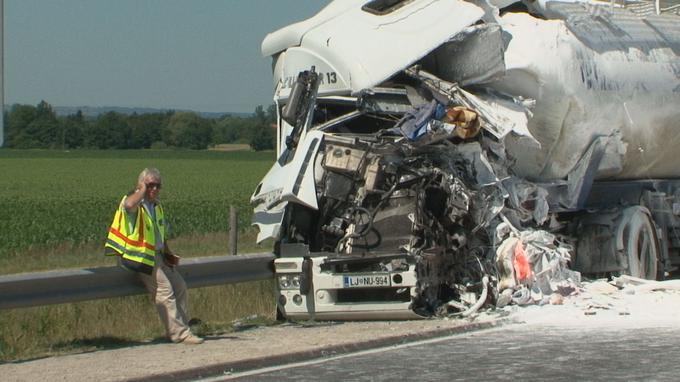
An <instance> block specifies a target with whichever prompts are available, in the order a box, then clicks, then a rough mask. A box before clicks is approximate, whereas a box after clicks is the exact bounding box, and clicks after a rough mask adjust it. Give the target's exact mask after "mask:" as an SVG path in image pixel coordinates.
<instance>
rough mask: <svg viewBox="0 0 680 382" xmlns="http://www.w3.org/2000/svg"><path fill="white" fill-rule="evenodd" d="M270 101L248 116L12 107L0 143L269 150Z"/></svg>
mask: <svg viewBox="0 0 680 382" xmlns="http://www.w3.org/2000/svg"><path fill="white" fill-rule="evenodd" d="M275 121H276V109H275V107H274V105H271V106H269V108H267V110H265V109H264V107H262V106H258V107H257V108H255V112H254V113H253V114H252V116H248V117H238V116H231V115H225V116H223V117H220V118H218V119H214V118H204V117H201V116H200V115H198V114H196V113H194V112H186V111H167V112H159V113H145V114H137V113H133V114H129V115H128V114H122V113H117V112H113V111H111V112H107V113H104V114H100V115H99V116H97V117H89V118H88V117H85V116H84V115H83V113H82V111H80V110H78V111H77V112H76V113H74V114H70V115H67V116H58V115H57V114H56V113H55V111H54V109H53V107H52V106H51V105H50V104H49V103H47V102H45V101H41V102H40V103H39V104H38V105H36V106H33V105H20V104H15V105H12V106H11V108H10V109H9V111H7V112H6V113H5V147H10V148H21V149H28V148H43V149H79V148H85V149H148V148H155V149H162V148H185V149H195V150H200V149H206V148H209V147H211V146H214V145H218V144H224V143H246V144H249V145H250V146H251V147H252V148H253V149H254V150H269V149H273V148H274V140H275V137H276V131H275V129H274V127H272V126H273V124H274V123H275Z"/></svg>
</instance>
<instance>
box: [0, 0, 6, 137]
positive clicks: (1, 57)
mask: <svg viewBox="0 0 680 382" xmlns="http://www.w3.org/2000/svg"><path fill="white" fill-rule="evenodd" d="M4 144H5V0H0V147H2V146H3V145H4Z"/></svg>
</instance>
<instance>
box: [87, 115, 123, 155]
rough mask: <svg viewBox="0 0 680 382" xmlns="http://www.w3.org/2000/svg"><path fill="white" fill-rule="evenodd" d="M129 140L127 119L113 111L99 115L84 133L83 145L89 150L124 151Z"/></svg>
mask: <svg viewBox="0 0 680 382" xmlns="http://www.w3.org/2000/svg"><path fill="white" fill-rule="evenodd" d="M129 138H130V127H129V126H128V123H127V118H126V117H125V116H124V115H122V114H120V113H116V112H115V111H110V112H108V113H105V114H102V115H100V116H99V117H97V120H96V121H95V122H94V123H93V124H92V125H91V126H90V128H89V129H87V130H86V131H85V145H86V146H87V147H90V148H98V149H124V148H127V147H128V146H127V144H128V140H129Z"/></svg>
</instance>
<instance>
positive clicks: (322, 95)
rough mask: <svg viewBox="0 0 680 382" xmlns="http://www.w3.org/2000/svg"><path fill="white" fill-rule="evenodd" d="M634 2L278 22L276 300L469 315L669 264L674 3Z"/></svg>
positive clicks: (336, 10)
mask: <svg viewBox="0 0 680 382" xmlns="http://www.w3.org/2000/svg"><path fill="white" fill-rule="evenodd" d="M631 9H638V8H631V7H620V6H617V7H614V6H613V5H610V4H609V3H607V5H600V4H599V3H597V2H574V1H567V2H551V1H539V2H533V1H532V2H516V1H511V0H508V1H499V0H488V1H458V0H440V1H432V0H373V1H363V0H361V1H357V0H342V1H334V2H331V3H330V4H329V5H328V6H327V7H326V8H324V9H323V10H322V11H320V12H319V13H318V14H317V15H315V16H314V17H312V18H310V19H308V20H305V21H302V22H300V23H297V24H293V25H291V26H288V27H285V28H283V29H281V30H279V31H277V32H274V33H272V34H270V35H268V36H267V37H266V38H265V40H264V42H263V43H262V52H263V54H264V55H265V56H271V57H272V60H273V73H274V102H275V104H276V107H277V110H278V130H277V131H278V133H277V155H278V159H277V160H276V162H275V163H274V165H273V166H272V168H271V170H270V171H269V172H268V174H267V175H266V176H265V178H264V179H263V180H262V182H261V183H260V184H259V185H258V186H257V188H256V190H255V192H254V193H253V195H252V198H251V202H252V203H253V205H254V217H253V223H254V224H255V225H257V226H258V228H259V231H260V233H259V236H258V241H262V240H265V239H273V240H274V241H275V243H276V245H275V249H274V250H275V253H276V255H277V259H276V260H275V273H276V276H277V281H278V296H279V297H278V307H279V311H280V312H281V313H282V314H283V315H285V316H287V317H291V318H328V319H353V318H355V319H370V318H415V317H427V316H432V315H462V316H466V315H470V314H473V313H474V312H475V311H477V310H478V309H480V308H482V307H484V306H487V305H494V304H495V305H503V304H507V303H509V302H514V303H517V304H520V303H540V302H541V301H543V300H544V299H547V298H548V296H549V295H550V294H552V293H562V294H565V293H569V292H570V291H573V290H574V289H575V288H577V287H578V283H579V281H580V273H579V271H581V272H584V273H588V274H597V275H613V274H619V273H628V274H633V275H634V276H641V277H648V278H654V277H656V276H657V274H659V273H663V272H664V271H665V272H667V271H670V270H672V269H673V264H674V263H675V262H676V261H675V259H676V258H677V257H678V247H680V241H679V240H678V238H676V237H674V236H673V235H672V233H673V232H674V230H675V229H676V228H678V227H680V222H679V221H678V215H680V207H678V206H680V191H678V189H679V188H680V182H678V178H679V176H680V160H679V159H678V157H677V156H676V155H674V154H675V153H674V149H675V146H676V144H675V143H674V142H675V141H676V140H680V134H678V132H677V129H678V128H680V108H678V105H680V57H679V54H680V51H679V50H678V46H680V22H679V21H680V18H679V17H678V16H677V15H674V14H662V15H640V14H637V13H635V12H633V11H632V10H631ZM669 9H670V10H673V9H675V8H672V7H670V8H669ZM575 268H576V269H575Z"/></svg>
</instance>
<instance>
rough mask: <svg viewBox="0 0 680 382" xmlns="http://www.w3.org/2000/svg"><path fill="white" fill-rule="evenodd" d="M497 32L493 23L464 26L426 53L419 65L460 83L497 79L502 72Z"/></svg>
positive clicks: (500, 41)
mask: <svg viewBox="0 0 680 382" xmlns="http://www.w3.org/2000/svg"><path fill="white" fill-rule="evenodd" d="M501 33H502V32H501V27H500V26H499V25H497V24H479V25H475V26H472V27H469V28H466V29H465V30H463V31H461V32H460V33H458V34H457V35H455V36H454V37H453V38H451V39H450V40H449V41H447V42H446V43H444V44H442V45H441V46H440V47H438V48H437V49H435V50H434V51H433V52H432V53H430V54H428V55H427V57H426V58H425V59H423V61H422V65H423V69H425V70H427V71H428V72H430V73H437V75H438V76H439V77H440V78H441V79H443V80H446V81H449V82H453V83H456V84H458V85H460V86H468V85H477V84H483V83H487V82H490V81H491V80H494V79H498V78H500V77H501V76H503V74H504V73H505V61H504V55H503V45H504V43H503V38H502V36H501Z"/></svg>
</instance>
